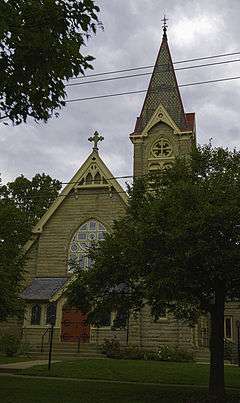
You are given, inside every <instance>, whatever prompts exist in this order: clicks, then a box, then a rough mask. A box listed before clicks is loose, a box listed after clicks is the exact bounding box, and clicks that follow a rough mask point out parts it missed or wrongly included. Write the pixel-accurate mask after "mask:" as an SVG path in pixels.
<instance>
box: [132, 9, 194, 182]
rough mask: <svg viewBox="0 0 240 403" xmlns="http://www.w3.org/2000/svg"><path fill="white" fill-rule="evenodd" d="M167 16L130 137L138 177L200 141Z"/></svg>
mask: <svg viewBox="0 0 240 403" xmlns="http://www.w3.org/2000/svg"><path fill="white" fill-rule="evenodd" d="M166 21H167V20H166V18H165V16H164V19H163V37H162V43H161V46H160V50H159V52H158V56H157V60H156V63H155V66H154V69H153V73H152V76H151V79H150V82H149V86H148V90H147V94H146V97H145V100H144V103H143V107H142V110H141V113H140V116H139V117H138V118H137V121H136V125H135V129H134V132H133V133H131V134H130V139H131V141H132V143H133V145H134V176H142V175H144V174H146V173H148V172H149V171H153V170H155V169H161V168H167V167H168V166H170V165H171V163H172V162H173V160H174V158H175V157H176V155H186V154H189V153H190V152H191V148H192V146H193V145H194V144H195V143H196V136H195V114H194V113H185V111H184V107H183V103H182V99H181V95H180V91H179V87H178V83H177V79H176V75H175V71H174V67H173V62H172V58H171V54H170V50H169V46H168V38H167V25H166Z"/></svg>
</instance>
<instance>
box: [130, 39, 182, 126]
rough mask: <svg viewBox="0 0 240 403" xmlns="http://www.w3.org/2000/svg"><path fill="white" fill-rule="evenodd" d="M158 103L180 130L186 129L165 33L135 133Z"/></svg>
mask: <svg viewBox="0 0 240 403" xmlns="http://www.w3.org/2000/svg"><path fill="white" fill-rule="evenodd" d="M160 104H162V105H163V107H164V108H165V109H166V111H167V112H168V114H169V115H170V116H171V118H172V119H173V121H174V122H175V124H176V125H177V126H178V127H179V128H180V130H183V131H184V130H186V118H185V113H184V108H183V103H182V99H181V95H180V92H179V87H178V83H177V79H176V75H175V71H174V67H173V62H172V58H171V54H170V50H169V46H168V41H167V35H166V34H164V35H163V38H162V43H161V46H160V50H159V53H158V56H157V60H156V63H155V66H154V69H153V73H152V76H151V79H150V83H149V86H148V90H147V94H146V97H145V101H144V104H143V107H142V111H141V114H140V116H139V118H137V122H136V126H135V130H134V132H135V133H136V132H142V130H143V129H144V128H145V126H146V125H147V123H148V122H149V120H150V119H151V117H152V115H153V114H154V112H155V111H156V109H157V108H158V106H159V105H160Z"/></svg>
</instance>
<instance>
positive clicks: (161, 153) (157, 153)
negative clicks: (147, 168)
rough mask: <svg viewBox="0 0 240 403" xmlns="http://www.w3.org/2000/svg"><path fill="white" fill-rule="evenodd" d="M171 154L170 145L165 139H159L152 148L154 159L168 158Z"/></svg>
mask: <svg viewBox="0 0 240 403" xmlns="http://www.w3.org/2000/svg"><path fill="white" fill-rule="evenodd" d="M171 153H172V147H171V145H170V143H169V142H168V141H167V140H165V139H160V140H158V141H156V143H154V144H153V146H152V154H153V156H154V157H156V158H161V157H169V156H170V155H171Z"/></svg>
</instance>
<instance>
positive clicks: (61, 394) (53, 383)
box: [0, 376, 239, 403]
mask: <svg viewBox="0 0 240 403" xmlns="http://www.w3.org/2000/svg"><path fill="white" fill-rule="evenodd" d="M206 395H207V391H206V389H205V388H201V389H200V388H199V389H198V388H194V387H192V388H189V387H185V388H183V387H168V388H167V387H164V386H162V385H159V386H155V385H154V386H153V385H150V386H149V385H141V384H139V385H136V384H132V385H129V384H107V383H97V382H78V381H72V380H70V379H69V380H68V381H62V380H57V379H56V380H53V379H49V380H46V379H34V378H33V379H24V378H13V377H7V376H0V401H1V402H3V403H157V402H158V403H170V402H171V403H186V402H187V403H192V402H205V399H206ZM227 402H228V403H238V402H239V394H237V393H236V392H234V391H233V392H232V391H231V392H230V393H229V394H228V400H227Z"/></svg>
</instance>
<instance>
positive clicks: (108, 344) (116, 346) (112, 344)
mask: <svg viewBox="0 0 240 403" xmlns="http://www.w3.org/2000/svg"><path fill="white" fill-rule="evenodd" d="M102 353H103V354H105V355H106V356H107V357H108V358H122V357H121V348H120V343H119V341H118V340H117V339H116V338H113V339H111V340H109V339H104V343H103V345H102Z"/></svg>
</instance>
